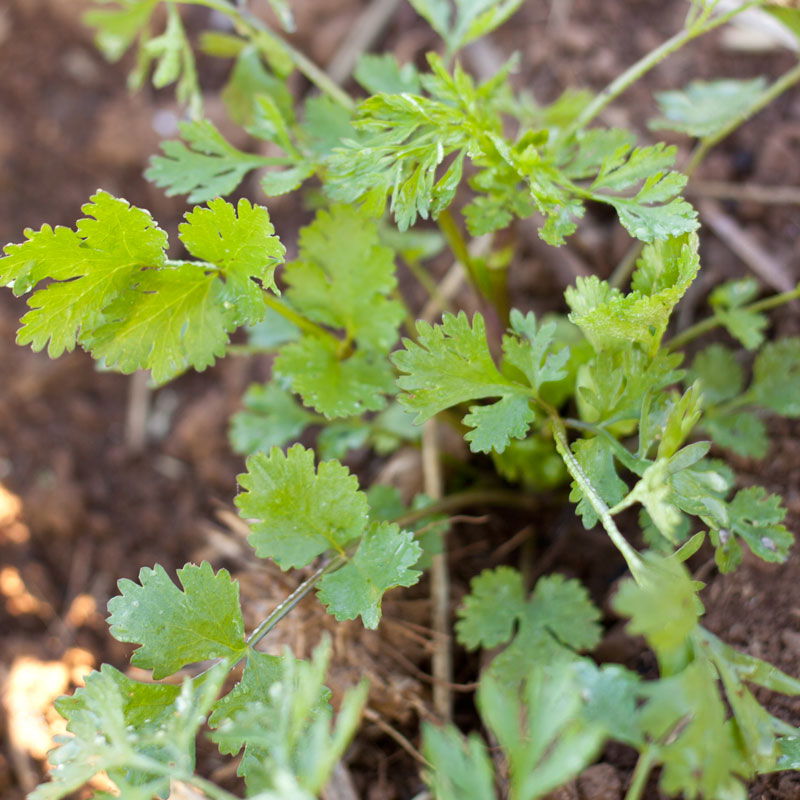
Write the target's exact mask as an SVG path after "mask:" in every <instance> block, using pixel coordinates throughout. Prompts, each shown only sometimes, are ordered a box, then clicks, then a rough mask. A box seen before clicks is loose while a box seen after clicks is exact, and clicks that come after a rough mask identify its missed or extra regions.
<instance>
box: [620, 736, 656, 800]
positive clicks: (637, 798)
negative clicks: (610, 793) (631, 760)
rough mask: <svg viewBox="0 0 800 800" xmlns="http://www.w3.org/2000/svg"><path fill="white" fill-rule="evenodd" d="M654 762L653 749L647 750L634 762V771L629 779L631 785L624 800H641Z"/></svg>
mask: <svg viewBox="0 0 800 800" xmlns="http://www.w3.org/2000/svg"><path fill="white" fill-rule="evenodd" d="M655 760H656V752H655V749H654V748H653V747H647V749H646V750H645V751H644V752H643V753H641V754H640V755H639V760H638V761H637V762H636V769H634V771H633V777H632V778H631V785H630V786H629V787H628V791H627V792H626V793H625V800H641V798H642V793H643V792H644V790H645V787H646V786H647V779H648V778H649V777H650V771H651V770H652V769H653V764H654V762H655Z"/></svg>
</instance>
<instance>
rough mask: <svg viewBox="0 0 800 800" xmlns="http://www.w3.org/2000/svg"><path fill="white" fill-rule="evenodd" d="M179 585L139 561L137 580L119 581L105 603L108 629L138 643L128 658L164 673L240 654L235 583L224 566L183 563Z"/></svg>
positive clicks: (160, 674) (156, 673) (123, 639)
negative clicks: (143, 565)
mask: <svg viewBox="0 0 800 800" xmlns="http://www.w3.org/2000/svg"><path fill="white" fill-rule="evenodd" d="M178 579H179V580H180V582H181V586H182V587H183V588H182V589H180V588H178V587H177V586H176V585H175V584H174V583H173V582H172V581H171V580H170V578H169V576H168V575H167V573H166V570H165V569H164V568H163V567H162V566H160V565H156V566H155V567H154V568H153V569H150V568H149V567H143V568H142V570H141V571H140V572H139V582H140V583H139V584H136V583H134V582H133V581H131V580H127V579H126V580H121V581H119V584H118V586H119V590H120V592H121V594H120V595H119V596H117V597H112V598H111V600H109V603H108V610H109V617H108V623H109V626H110V628H111V635H112V636H113V637H114V638H115V639H117V641H120V642H135V643H137V644H139V645H141V646H140V647H139V648H138V649H137V650H136V651H135V652H134V654H133V657H132V658H131V663H132V664H135V665H136V666H139V667H143V668H145V669H151V670H153V677H154V678H156V679H158V678H164V677H166V676H167V675H172V674H173V673H175V672H177V671H178V670H179V669H180V668H181V667H184V666H186V665H187V664H193V663H195V662H198V661H207V660H209V659H211V658H233V659H236V658H238V657H239V656H240V655H241V654H242V652H243V651H244V649H245V642H244V623H243V622H242V612H241V608H240V607H239V584H238V582H237V581H235V580H232V579H231V576H230V574H229V573H228V571H227V570H224V569H221V570H220V571H219V572H217V573H216V574H214V571H213V570H212V568H211V565H210V564H209V563H208V562H206V561H204V562H203V563H202V564H200V565H197V564H187V565H186V566H185V567H183V568H182V569H179V570H178Z"/></svg>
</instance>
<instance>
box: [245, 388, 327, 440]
mask: <svg viewBox="0 0 800 800" xmlns="http://www.w3.org/2000/svg"><path fill="white" fill-rule="evenodd" d="M242 404H243V406H244V409H243V410H242V411H239V412H237V413H236V414H234V415H233V417H231V428H230V434H229V437H230V441H231V446H232V447H233V449H234V450H235V451H236V452H237V453H241V454H242V455H251V454H253V453H256V452H258V451H262V452H267V451H269V450H271V449H272V448H273V447H284V446H285V445H286V444H288V443H290V442H292V441H294V440H296V439H297V437H298V436H300V434H301V433H302V432H303V431H304V430H305V429H306V428H307V427H308V426H309V425H312V424H313V423H314V422H316V421H317V417H316V415H314V414H311V413H310V412H308V411H306V410H305V409H304V408H303V407H302V406H300V405H299V404H298V403H297V402H296V401H295V399H294V398H293V397H292V395H291V393H290V392H289V391H287V390H286V389H284V388H283V387H282V386H281V385H280V383H279V382H278V381H276V380H272V381H270V382H269V383H266V384H259V383H254V384H251V385H250V386H249V387H248V389H247V391H246V392H245V394H244V397H243V398H242Z"/></svg>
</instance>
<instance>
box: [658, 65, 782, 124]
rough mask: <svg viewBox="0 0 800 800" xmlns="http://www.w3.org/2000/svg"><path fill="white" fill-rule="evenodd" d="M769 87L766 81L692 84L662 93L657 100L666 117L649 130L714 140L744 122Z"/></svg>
mask: <svg viewBox="0 0 800 800" xmlns="http://www.w3.org/2000/svg"><path fill="white" fill-rule="evenodd" d="M766 85H767V82H766V81H765V80H764V78H754V79H752V80H746V81H742V80H733V79H723V80H716V81H692V82H691V83H690V84H689V85H688V86H687V87H686V88H685V89H681V90H676V91H671V92H659V93H658V94H656V100H657V101H658V105H659V108H660V109H661V113H662V114H663V115H664V116H663V118H660V119H655V120H653V121H652V122H651V123H650V127H651V128H653V129H654V130H670V131H679V132H680V133H685V134H687V135H689V136H695V137H698V138H705V137H710V136H714V135H715V134H717V133H719V132H720V131H722V130H724V129H725V128H726V127H727V126H728V125H730V124H731V123H734V122H736V121H737V120H743V119H745V118H746V117H747V116H748V114H749V111H750V109H751V108H752V107H753V105H754V103H755V102H756V101H757V100H758V99H759V98H760V97H761V95H762V93H763V91H764V89H765V88H766Z"/></svg>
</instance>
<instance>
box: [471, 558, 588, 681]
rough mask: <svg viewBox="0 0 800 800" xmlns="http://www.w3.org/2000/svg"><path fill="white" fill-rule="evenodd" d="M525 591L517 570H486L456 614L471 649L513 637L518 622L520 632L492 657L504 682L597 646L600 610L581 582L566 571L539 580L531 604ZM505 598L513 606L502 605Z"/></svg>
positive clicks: (493, 671)
mask: <svg viewBox="0 0 800 800" xmlns="http://www.w3.org/2000/svg"><path fill="white" fill-rule="evenodd" d="M491 590H494V591H495V596H494V614H495V615H496V618H495V619H490V617H491V608H492V597H491V596H490V594H489V593H490V591H491ZM521 591H522V589H521V579H520V578H518V577H517V578H515V577H514V571H513V570H510V569H509V568H506V567H502V568H500V569H498V570H495V571H492V572H488V571H487V572H484V573H482V574H481V575H480V576H478V577H477V578H475V579H473V582H472V585H471V592H470V594H469V595H468V596H467V598H465V601H464V605H463V606H462V607H461V608H460V609H459V610H458V612H457V613H458V616H459V621H458V622H457V623H456V634H457V637H458V640H459V642H461V643H462V644H464V645H465V646H466V647H468V648H469V649H472V650H474V649H476V648H477V647H484V648H487V647H494V646H496V645H497V644H500V643H502V642H503V641H508V638H510V635H511V632H512V626H513V625H514V624H516V626H517V633H516V636H514V638H513V639H512V641H511V643H510V644H509V645H508V647H507V648H506V649H505V650H504V651H503V652H501V653H500V655H498V656H497V657H496V658H495V659H494V661H492V664H491V667H490V673H491V674H492V675H494V676H495V677H497V678H498V679H500V680H502V681H504V682H508V683H515V682H519V681H521V680H523V679H524V678H525V676H526V675H527V673H528V671H529V670H530V668H531V665H534V664H538V665H545V664H552V663H555V662H559V663H560V662H563V661H565V660H567V661H570V660H572V659H573V658H574V654H575V651H581V650H591V649H593V648H594V647H595V646H596V645H597V643H598V641H599V640H600V627H599V625H598V624H597V620H598V619H599V617H600V614H599V612H598V610H597V609H596V608H595V607H594V605H593V604H592V602H591V600H590V599H589V595H588V594H587V592H586V590H585V589H584V588H583V586H581V584H580V583H579V582H578V581H575V580H565V579H564V578H563V577H562V576H561V575H550V576H548V577H545V578H540V579H539V581H538V582H537V584H536V588H535V590H534V592H533V594H532V596H531V598H530V600H528V601H527V602H524V601H523V600H522V598H521V596H520V594H521ZM504 599H505V600H508V601H509V602H510V604H511V605H510V607H503V606H502V605H501V604H502V602H503V600H504ZM501 637H502V638H501Z"/></svg>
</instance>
